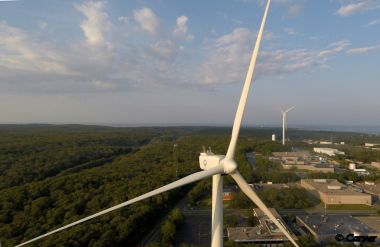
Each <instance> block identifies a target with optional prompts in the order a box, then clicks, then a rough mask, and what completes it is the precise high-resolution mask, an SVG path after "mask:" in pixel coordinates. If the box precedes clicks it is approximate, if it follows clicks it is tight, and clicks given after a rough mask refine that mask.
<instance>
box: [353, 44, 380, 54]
mask: <svg viewBox="0 0 380 247" xmlns="http://www.w3.org/2000/svg"><path fill="white" fill-rule="evenodd" d="M377 50H380V44H378V45H372V46H366V47H359V48H353V49H350V50H348V51H347V53H348V54H363V53H367V52H370V51H377Z"/></svg>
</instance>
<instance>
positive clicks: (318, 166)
mask: <svg viewBox="0 0 380 247" xmlns="http://www.w3.org/2000/svg"><path fill="white" fill-rule="evenodd" d="M269 159H270V160H272V161H279V162H280V163H281V165H282V168H284V169H287V170H289V169H294V168H295V169H298V170H307V171H311V172H325V173H327V172H332V173H333V172H335V167H334V165H333V164H331V163H329V162H327V161H326V158H323V157H319V156H316V155H311V154H310V152H307V151H300V152H274V153H273V156H272V157H270V158H269Z"/></svg>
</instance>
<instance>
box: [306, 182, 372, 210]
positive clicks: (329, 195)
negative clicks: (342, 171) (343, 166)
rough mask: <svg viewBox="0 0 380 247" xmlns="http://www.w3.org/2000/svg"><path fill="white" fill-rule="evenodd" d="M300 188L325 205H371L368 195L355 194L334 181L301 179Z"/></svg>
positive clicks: (350, 189) (348, 187)
mask: <svg viewBox="0 0 380 247" xmlns="http://www.w3.org/2000/svg"><path fill="white" fill-rule="evenodd" d="M301 186H302V187H304V188H305V189H307V190H310V191H311V192H312V193H313V194H314V195H316V196H318V197H319V198H320V199H321V200H322V201H323V202H324V203H325V204H365V205H372V197H371V195H370V194H366V193H360V192H357V191H356V190H355V189H354V188H352V187H351V186H346V185H344V184H341V183H339V182H338V181H337V180H336V179H301Z"/></svg>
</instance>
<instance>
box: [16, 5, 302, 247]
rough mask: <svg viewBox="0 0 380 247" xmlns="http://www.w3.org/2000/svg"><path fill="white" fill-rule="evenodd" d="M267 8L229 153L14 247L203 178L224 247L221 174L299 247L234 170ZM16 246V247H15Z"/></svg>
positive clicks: (217, 239)
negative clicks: (209, 181) (207, 181)
mask: <svg viewBox="0 0 380 247" xmlns="http://www.w3.org/2000/svg"><path fill="white" fill-rule="evenodd" d="M269 5H270V0H268V2H267V5H266V8H265V12H264V16H263V19H262V23H261V26H260V30H259V33H258V36H257V40H256V45H255V48H254V50H253V53H252V58H251V62H250V64H249V69H248V72H247V77H246V79H245V83H244V87H243V92H242V94H241V98H240V101H239V106H238V108H237V112H236V116H235V121H234V125H233V128H232V136H231V141H230V144H229V147H228V151H227V154H226V155H214V154H213V153H211V152H202V153H201V154H200V156H199V164H200V168H201V169H202V170H203V171H200V172H196V173H194V174H191V175H189V176H187V177H184V178H182V179H179V180H177V181H175V182H173V183H170V184H167V185H165V186H163V187H161V188H158V189H156V190H153V191H151V192H148V193H146V194H143V195H141V196H139V197H136V198H134V199H132V200H129V201H126V202H123V203H120V204H118V205H116V206H113V207H111V208H108V209H105V210H103V211H100V212H98V213H96V214H93V215H90V216H87V217H85V218H83V219H81V220H78V221H75V222H73V223H71V224H68V225H65V226H63V227H61V228H58V229H55V230H53V231H51V232H48V233H46V234H43V235H41V236H38V237H36V238H33V239H31V240H29V241H26V242H24V243H21V244H19V245H17V246H23V245H26V244H29V243H32V242H34V241H36V240H39V239H42V238H45V237H47V236H49V235H52V234H54V233H57V232H60V231H62V230H64V229H67V228H70V227H73V226H75V225H78V224H80V223H83V222H85V221H88V220H90V219H93V218H95V217H98V216H101V215H103V214H106V213H109V212H112V211H114V210H116V209H119V208H122V207H125V206H127V205H130V204H132V203H135V202H138V201H141V200H144V199H146V198H149V197H152V196H155V195H158V194H160V193H163V192H166V191H169V190H172V189H175V188H178V187H181V186H183V185H186V184H189V183H193V182H196V181H199V180H202V179H204V178H208V177H211V176H212V181H213V182H212V226H211V227H212V230H211V234H212V236H211V247H223V201H222V187H223V180H222V176H221V175H222V174H227V175H230V176H231V177H232V178H233V179H234V180H235V182H236V183H237V185H238V186H239V187H240V189H241V190H242V192H243V193H244V194H246V195H247V196H248V197H249V198H250V199H251V200H252V201H253V203H255V204H256V205H257V207H259V208H260V209H261V210H262V211H263V212H264V213H265V214H266V215H267V216H268V218H269V219H270V220H271V221H272V222H273V223H274V224H275V225H276V226H277V227H278V228H279V229H280V230H281V231H282V233H284V234H285V236H286V237H287V238H288V239H289V241H290V242H292V243H293V245H294V246H296V247H298V244H297V243H296V241H295V240H294V239H293V237H292V235H291V234H290V233H289V232H288V231H287V230H286V228H285V227H284V226H283V225H282V224H281V223H280V221H279V220H278V219H276V218H275V217H274V215H273V214H272V212H271V211H270V210H269V209H268V208H267V206H266V205H265V204H264V203H263V202H262V201H261V199H260V198H259V197H258V196H257V194H256V192H255V191H253V189H252V188H251V187H250V186H249V185H248V183H247V182H246V181H245V180H244V178H243V177H242V176H241V174H240V173H239V171H238V170H237V164H236V162H235V160H234V156H235V149H236V142H237V139H238V135H239V131H240V125H241V121H242V118H243V113H244V108H245V104H246V101H247V97H248V91H249V87H250V84H251V81H252V76H253V72H254V69H255V63H256V58H257V55H258V52H259V47H260V42H261V38H262V35H263V30H264V25H265V21H266V17H267V14H268V10H269ZM17 246H16V247H17Z"/></svg>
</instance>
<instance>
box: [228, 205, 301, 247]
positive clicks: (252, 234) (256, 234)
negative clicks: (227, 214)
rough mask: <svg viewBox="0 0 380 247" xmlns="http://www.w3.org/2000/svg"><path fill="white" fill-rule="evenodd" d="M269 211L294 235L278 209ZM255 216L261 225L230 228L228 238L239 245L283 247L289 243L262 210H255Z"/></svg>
mask: <svg viewBox="0 0 380 247" xmlns="http://www.w3.org/2000/svg"><path fill="white" fill-rule="evenodd" d="M269 210H270V211H271V212H272V213H273V215H274V216H275V217H276V219H277V220H278V221H279V222H280V223H281V224H282V225H283V226H284V227H285V229H286V230H287V231H288V232H289V233H290V234H292V235H293V233H292V232H291V231H290V230H289V228H288V226H287V225H286V224H285V222H284V221H283V220H282V218H281V216H280V215H279V214H278V213H277V211H276V209H274V208H270V209H269ZM253 214H254V216H256V217H257V218H258V220H259V223H260V224H259V225H258V226H255V227H228V228H227V236H228V239H229V240H231V241H235V242H239V243H254V244H257V245H262V246H268V247H274V246H283V243H285V242H288V241H289V240H288V239H287V238H286V236H285V235H284V234H283V233H282V232H281V231H280V229H278V228H277V226H276V225H275V224H274V223H273V222H272V221H271V220H270V219H269V218H268V216H266V215H265V214H264V213H263V212H262V211H261V210H260V209H258V208H255V209H254V210H253ZM294 237H295V236H294Z"/></svg>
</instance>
